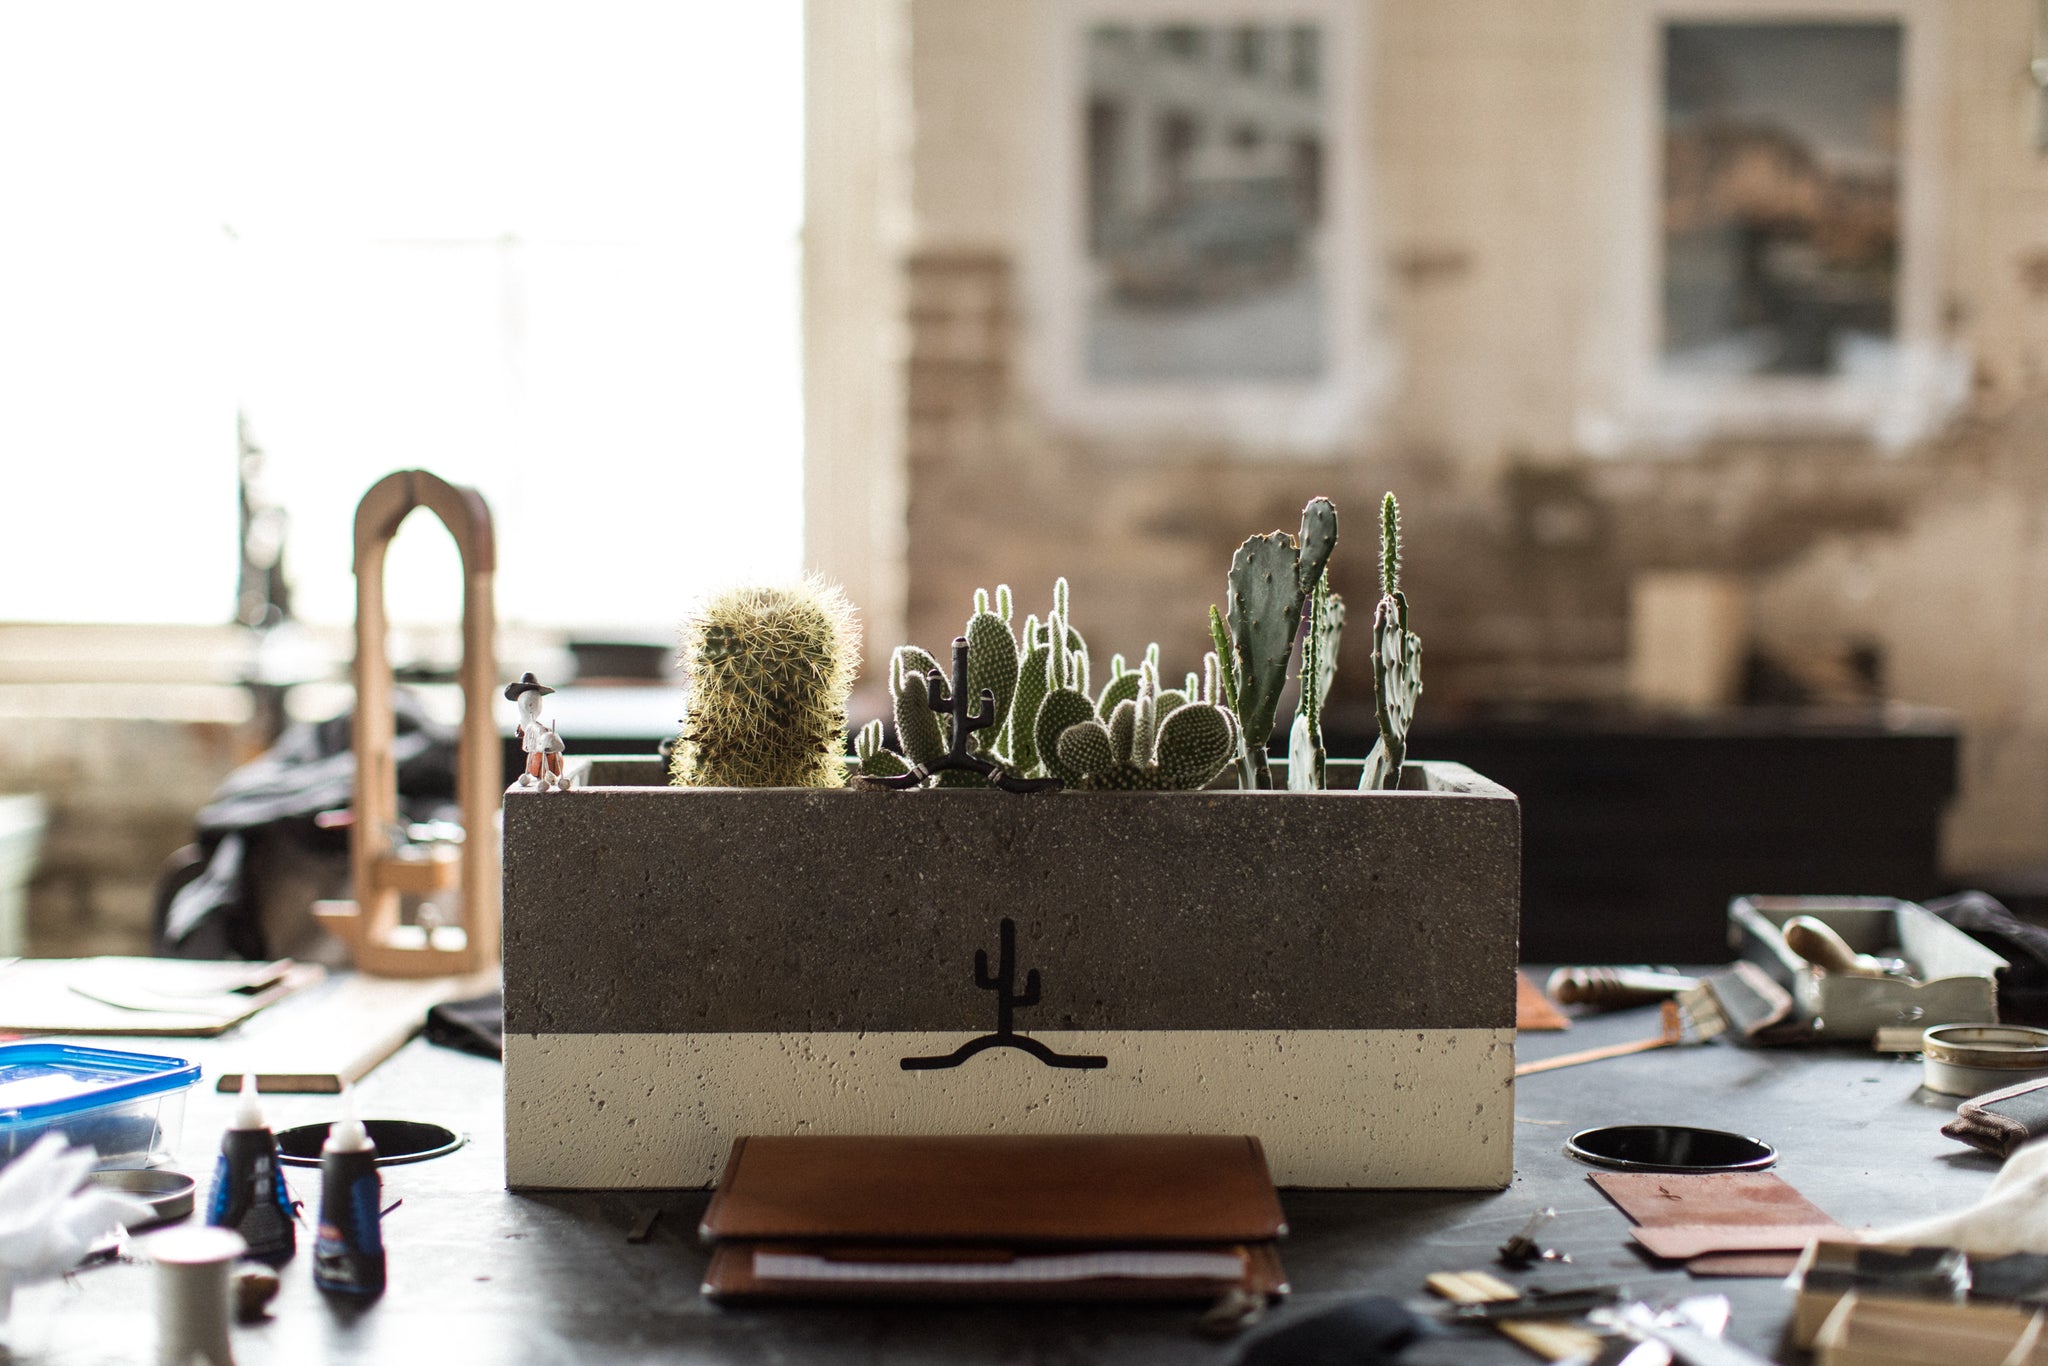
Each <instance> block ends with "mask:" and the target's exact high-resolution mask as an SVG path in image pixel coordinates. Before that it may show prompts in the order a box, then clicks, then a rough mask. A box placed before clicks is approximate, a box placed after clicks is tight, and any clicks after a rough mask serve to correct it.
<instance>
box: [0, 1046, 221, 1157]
mask: <svg viewBox="0 0 2048 1366" xmlns="http://www.w3.org/2000/svg"><path fill="white" fill-rule="evenodd" d="M198 1081H199V1065H198V1064H197V1063H191V1062H187V1061H185V1059H183V1058H167V1057H162V1056H160V1055H157V1054H154V1053H122V1052H117V1051H115V1050H114V1049H111V1048H80V1047H77V1046H76V1045H73V1044H61V1043H11V1044H0V1163H6V1162H8V1161H11V1160H12V1159H13V1158H14V1156H15V1155H16V1154H17V1153H20V1152H22V1151H24V1150H25V1149H26V1148H27V1147H28V1146H29V1145H30V1144H31V1143H34V1142H35V1141H36V1140H37V1139H39V1138H41V1137H42V1136H43V1135H44V1134H46V1133H50V1132H52V1131H55V1132H57V1133H61V1134H63V1135H64V1137H65V1139H66V1140H67V1141H68V1142H69V1143H70V1144H71V1145H72V1146H73V1147H83V1148H92V1149H94V1150H96V1151H97V1152H98V1153H99V1166H100V1167H101V1169H103V1170H104V1169H107V1168H116V1167H153V1166H156V1165H158V1164H159V1163H164V1162H168V1161H170V1160H171V1157H172V1154H173V1153H174V1152H175V1150H176V1149H177V1146H178V1134H179V1131H180V1129H181V1128H182V1127H183V1125H184V1122H185V1092H186V1091H188V1090H190V1089H191V1088H192V1087H193V1086H194V1085H196V1084H197V1083H198Z"/></svg>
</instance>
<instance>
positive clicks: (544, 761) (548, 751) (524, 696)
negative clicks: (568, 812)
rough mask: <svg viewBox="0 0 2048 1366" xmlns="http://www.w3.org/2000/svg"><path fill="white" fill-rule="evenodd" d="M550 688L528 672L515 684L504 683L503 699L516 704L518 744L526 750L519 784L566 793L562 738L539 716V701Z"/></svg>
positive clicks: (566, 782)
mask: <svg viewBox="0 0 2048 1366" xmlns="http://www.w3.org/2000/svg"><path fill="white" fill-rule="evenodd" d="M553 691H554V689H553V688H549V687H544V686H542V684H541V682H540V680H539V679H537V678H535V677H534V676H533V675H532V674H530V673H528V674H522V675H521V676H520V679H519V681H518V682H517V683H511V684H508V685H506V688H505V699H506V700H507V701H509V702H517V703H518V704H519V747H520V748H521V749H523V750H525V751H526V772H524V773H522V774H520V775H519V786H521V787H537V788H539V789H540V790H541V791H543V792H567V791H568V790H569V780H568V779H567V778H565V777H563V776H562V737H561V736H560V735H557V734H556V733H555V728H554V726H553V725H552V724H543V723H542V722H541V719H540V700H541V699H542V698H543V697H546V696H547V695H548V694H549V693H551V692H553Z"/></svg>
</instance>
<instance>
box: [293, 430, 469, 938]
mask: <svg viewBox="0 0 2048 1366" xmlns="http://www.w3.org/2000/svg"><path fill="white" fill-rule="evenodd" d="M417 507H423V508H426V509H427V510H428V511H429V512H431V513H433V514H434V515H435V516H436V517H438V518H440V519H441V522H442V524H443V525H444V526H446V527H447V528H448V533H449V534H450V535H451V536H453V537H454V538H455V548H456V550H457V551H458V552H460V554H461V556H462V574H463V587H462V675H461V678H462V734H461V742H460V747H459V749H458V752H457V753H458V758H457V766H456V779H455V798H456V802H457V804H458V805H459V806H460V807H461V808H462V829H463V833H464V836H465V838H464V840H463V843H462V846H461V849H460V851H459V852H457V851H455V850H452V849H449V848H447V847H446V846H415V847H411V848H409V847H407V846H405V845H404V844H403V843H402V842H394V840H393V838H392V834H391V831H392V829H393V827H394V826H395V825H397V824H398V823H399V814H398V766H397V763H396V762H395V760H394V759H393V757H392V738H393V737H392V713H391V666H390V662H389V660H388V658H387V656H386V653H385V640H384V636H385V629H386V622H385V616H384V556H385V552H386V551H387V550H388V549H389V548H390V545H391V538H392V537H393V536H395V535H396V534H397V533H398V525H399V523H400V522H403V521H404V520H405V518H406V515H407V514H408V513H410V512H411V511H412V510H413V509H414V508H417ZM496 569H497V548H496V544H495V541H494V539H493V536H492V532H491V510H490V508H489V506H487V505H486V504H485V502H484V500H483V496H482V495H481V494H479V493H478V492H477V491H476V490H475V489H471V488H460V487H457V486H456V485H453V484H450V483H447V482H445V481H444V480H441V479H439V478H436V477H435V476H434V475H431V474H429V473H427V472H426V471H425V470H400V471H398V472H397V473H395V474H388V475H386V476H385V477H384V478H382V479H380V480H378V481H377V483H376V484H375V485H373V486H372V487H371V489H370V491H369V492H368V493H366V494H364V495H363V501H362V502H361V503H359V504H358V505H357V506H356V528H355V572H356V663H355V685H356V715H355V751H356V797H355V821H354V824H353V826H352V827H351V828H350V831H349V864H350V870H351V871H352V873H353V874H354V879H355V893H356V899H355V900H354V901H323V902H319V903H318V904H316V905H315V906H314V912H315V914H317V915H318V916H319V918H320V921H321V923H322V924H324V925H325V926H326V927H327V928H328V929H329V930H330V931H331V932H333V934H334V935H335V936H336V937H337V938H339V939H340V940H341V941H342V942H343V943H344V944H346V945H347V946H348V948H349V952H350V955H351V956H352V957H353V959H354V961H355V965H356V968H357V969H358V970H359V971H362V972H367V973H374V974H377V975H379V976H384V977H443V976H450V975H454V974H460V973H471V972H476V971H479V970H481V969H484V968H488V967H491V966H493V965H495V964H496V963H497V961H498V934H499V919H498V917H499V869H498V840H497V825H496V821H497V810H498V802H499V798H500V795H501V794H502V792H503V789H504V786H505V784H504V781H503V779H504V773H503V769H502V764H503V760H502V759H501V757H500V751H499V745H498V733H497V727H496V726H495V725H494V724H493V722H492V719H491V698H492V694H493V693H494V692H495V691H496V690H497V673H498V667H497V660H496V657H495V650H494V642H495V637H496V630H497V621H496V613H495V610H494V608H493V606H492V597H491V579H492V575H493V574H494V573H495V571H496ZM450 891H456V892H459V893H460V898H461V907H462V922H463V923H462V925H461V927H460V928H456V927H452V926H445V927H441V928H437V929H435V930H433V931H432V932H431V933H429V932H427V931H423V930H421V929H419V928H418V927H415V926H407V925H401V924H400V923H399V896H400V894H401V893H403V894H409V895H415V896H428V895H433V894H435V893H446V892H450Z"/></svg>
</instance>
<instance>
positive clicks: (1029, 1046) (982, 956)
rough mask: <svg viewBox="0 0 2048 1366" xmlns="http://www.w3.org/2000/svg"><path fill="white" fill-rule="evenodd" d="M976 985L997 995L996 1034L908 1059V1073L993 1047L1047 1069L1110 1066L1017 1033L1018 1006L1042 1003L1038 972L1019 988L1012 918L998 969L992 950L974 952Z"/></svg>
mask: <svg viewBox="0 0 2048 1366" xmlns="http://www.w3.org/2000/svg"><path fill="white" fill-rule="evenodd" d="M974 985H975V986H977V987H979V988H981V989H982V990H983V991H992V992H994V993H995V994H996V1029H995V1033H993V1034H983V1035H981V1036H980V1037H979V1038H974V1039H969V1040H968V1041H967V1042H966V1043H963V1044H961V1045H960V1046H959V1047H958V1048H956V1049H954V1050H953V1051H952V1052H951V1053H946V1054H942V1055H940V1056H938V1057H925V1058H904V1059H902V1060H901V1066H902V1068H903V1070H904V1071H906V1072H934V1071H938V1070H940V1069H942V1068H947V1067H958V1066H959V1065H960V1064H961V1063H963V1062H966V1061H967V1060H968V1059H969V1058H971V1057H973V1056H974V1055H975V1054H976V1053H982V1052H986V1051H987V1050H989V1049H991V1048H1014V1049H1017V1050H1018V1051H1019V1052H1023V1053H1029V1054H1030V1055H1031V1056H1032V1057H1034V1058H1036V1059H1038V1060H1039V1061H1040V1062H1042V1063H1044V1064H1045V1065H1046V1066H1047V1067H1078V1068H1095V1067H1107V1066H1109V1059H1108V1058H1105V1057H1102V1056H1100V1055H1097V1054H1082V1053H1060V1052H1056V1051H1054V1050H1053V1049H1051V1048H1048V1047H1047V1046H1046V1045H1044V1044H1043V1043H1040V1042H1039V1041H1038V1040H1037V1039H1034V1038H1031V1037H1029V1036H1028V1035H1024V1034H1019V1033H1017V1031H1016V1029H1015V1028H1014V1025H1015V1021H1016V1012H1017V1007H1019V1006H1023V1007H1024V1008H1025V1009H1027V1010H1028V1009H1029V1008H1031V1007H1032V1006H1035V1005H1037V1004H1038V969H1037V968H1032V969H1031V970H1030V971H1028V972H1026V973H1025V974H1024V990H1023V991H1022V992H1019V991H1018V990H1017V989H1016V988H1017V922H1016V921H1014V920H1012V919H1010V918H1009V917H1008V916H1005V917H1004V918H1003V923H1002V927H1001V929H999V930H998V931H997V934H996V970H995V971H994V972H993V973H991V972H990V971H989V970H988V950H987V949H976V950H975V951H974Z"/></svg>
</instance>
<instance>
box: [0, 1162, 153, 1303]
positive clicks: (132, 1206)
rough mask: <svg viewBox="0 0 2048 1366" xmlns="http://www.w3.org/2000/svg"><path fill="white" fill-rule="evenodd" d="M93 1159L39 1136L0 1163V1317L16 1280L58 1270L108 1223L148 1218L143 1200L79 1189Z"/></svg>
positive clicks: (108, 1226)
mask: <svg viewBox="0 0 2048 1366" xmlns="http://www.w3.org/2000/svg"><path fill="white" fill-rule="evenodd" d="M96 1160H97V1154H95V1153H94V1152H93V1150H92V1149H90V1148H69V1147H66V1146H65V1144H64V1140H63V1139H62V1138H60V1137H59V1136H58V1135H56V1134H44V1135H43V1136H42V1137H41V1138H39V1139H37V1140H36V1141H35V1142H34V1143H32V1144H30V1145H29V1148H28V1151H27V1152H25V1153H23V1154H22V1155H21V1156H19V1157H17V1158H15V1159H14V1160H13V1161H12V1162H10V1163H8V1164H7V1165H6V1166H5V1167H0V1319H5V1318H6V1317H7V1310H8V1305H9V1303H10V1302H11V1301H12V1300H13V1298H14V1287H15V1286H16V1285H25V1284H27V1283H28V1282H30V1281H38V1280H45V1279H47V1278H49V1277H51V1276H61V1275H63V1274H64V1273H65V1272H67V1271H69V1270H70V1269H71V1268H72V1267H74V1266H77V1265H78V1263H79V1260H80V1259H81V1258H83V1257H84V1256H85V1254H86V1253H87V1252H89V1251H90V1250H91V1249H92V1245H93V1244H94V1243H96V1242H98V1241H99V1240H100V1239H101V1238H103V1237H105V1236H106V1235H107V1234H109V1233H111V1232H113V1231H114V1229H115V1228H117V1227H125V1226H127V1225H130V1224H140V1223H144V1222H146V1221H147V1220H148V1219H149V1218H150V1217H151V1215H152V1213H153V1211H152V1210H151V1209H150V1207H149V1206H148V1205H147V1204H146V1203H144V1202H143V1201H140V1200H135V1199H131V1198H130V1197H128V1196H125V1195H118V1194H116V1193H114V1192H113V1191H103V1190H100V1189H98V1188H96V1187H95V1188H88V1189H84V1190H81V1189H80V1187H81V1186H84V1185H85V1178H86V1174H87V1173H88V1172H90V1171H91V1170H92V1168H93V1163H94V1162H95V1161H96Z"/></svg>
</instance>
